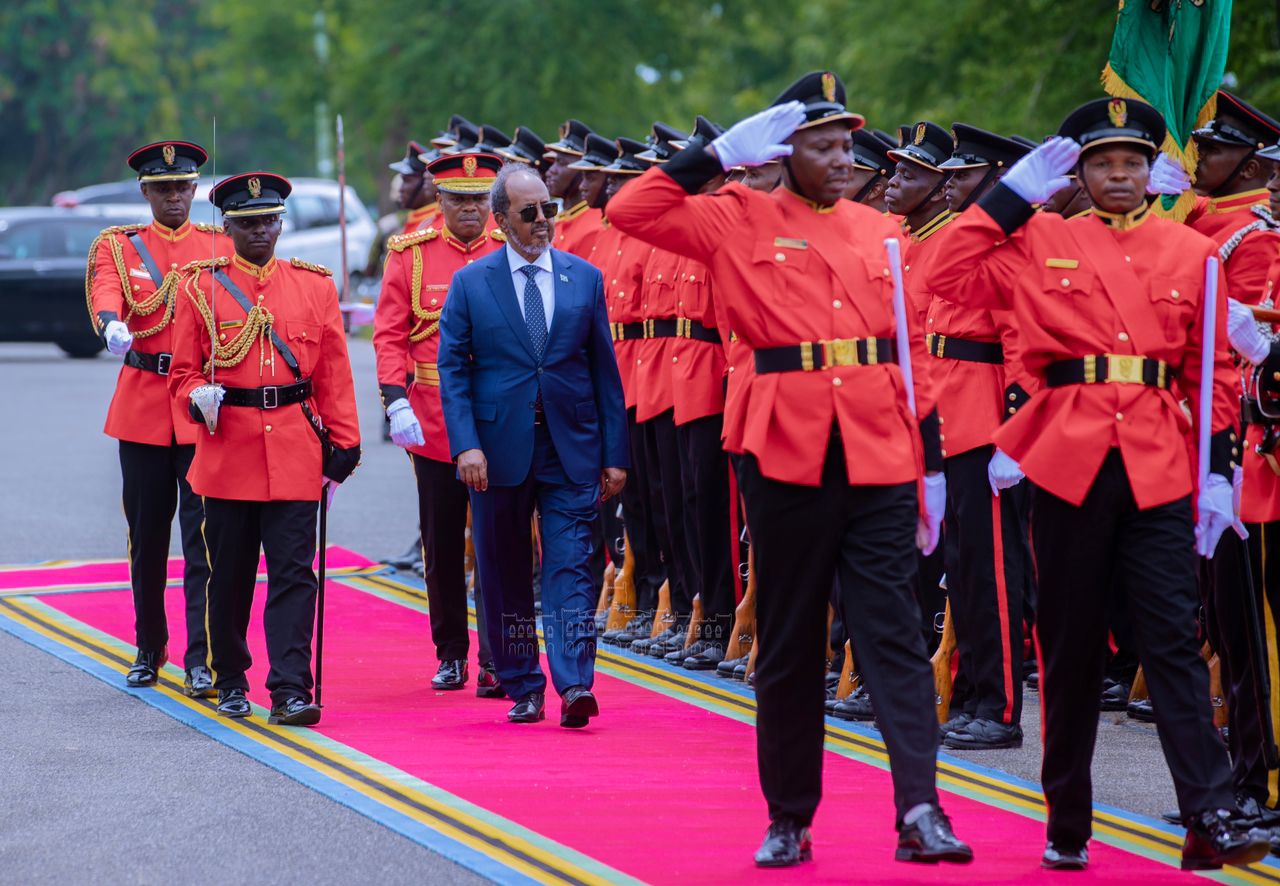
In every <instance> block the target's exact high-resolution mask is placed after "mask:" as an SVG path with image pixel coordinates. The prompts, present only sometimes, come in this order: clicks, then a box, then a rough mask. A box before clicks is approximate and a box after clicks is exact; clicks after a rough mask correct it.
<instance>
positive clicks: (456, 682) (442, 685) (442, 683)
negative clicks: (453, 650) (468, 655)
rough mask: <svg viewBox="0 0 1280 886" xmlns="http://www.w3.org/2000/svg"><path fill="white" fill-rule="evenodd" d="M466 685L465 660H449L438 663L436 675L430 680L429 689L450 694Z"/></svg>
mask: <svg viewBox="0 0 1280 886" xmlns="http://www.w3.org/2000/svg"><path fill="white" fill-rule="evenodd" d="M466 685H467V660H466V659H465V658H451V659H448V660H446V661H442V662H440V667H439V669H438V670H437V671H436V675H435V676H434V677H432V678H431V688H432V689H441V690H444V691H446V692H452V691H454V690H455V689H461V688H462V687H463V686H466Z"/></svg>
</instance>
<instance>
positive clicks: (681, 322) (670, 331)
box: [609, 317, 720, 345]
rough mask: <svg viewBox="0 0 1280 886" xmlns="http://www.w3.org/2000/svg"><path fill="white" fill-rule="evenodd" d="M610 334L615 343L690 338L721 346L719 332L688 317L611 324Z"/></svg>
mask: <svg viewBox="0 0 1280 886" xmlns="http://www.w3.org/2000/svg"><path fill="white" fill-rule="evenodd" d="M609 332H610V333H611V334H612V336H613V340H614V341H632V340H634V339H642V338H689V339H693V340H694V341H705V342H708V343H710V344H713V345H718V344H720V333H719V332H717V331H716V330H715V329H709V328H707V327H706V326H703V325H702V324H701V323H699V322H698V321H697V320H690V319H689V318H688V317H668V318H666V319H663V320H641V321H639V322H636V323H610V324H609Z"/></svg>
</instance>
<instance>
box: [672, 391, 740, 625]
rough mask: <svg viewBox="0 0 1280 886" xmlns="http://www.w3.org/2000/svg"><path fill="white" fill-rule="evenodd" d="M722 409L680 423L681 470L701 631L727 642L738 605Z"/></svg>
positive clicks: (686, 538) (686, 544) (687, 541)
mask: <svg viewBox="0 0 1280 886" xmlns="http://www.w3.org/2000/svg"><path fill="white" fill-rule="evenodd" d="M723 427H724V414H723V413H717V414H714V415H708V416H704V417H703V418H698V419H694V420H693V421H690V422H685V423H684V424H682V425H678V426H677V427H676V441H677V443H678V444H679V448H680V473H681V476H682V477H683V479H684V484H685V488H686V490H687V491H688V492H689V493H691V495H690V497H689V499H688V500H686V502H685V508H684V532H683V534H682V537H683V539H684V547H686V548H687V549H688V550H689V552H690V554H692V560H693V563H694V575H695V576H696V577H697V580H698V584H697V585H696V586H695V588H694V591H695V592H696V593H698V594H700V595H701V596H702V618H703V621H702V630H701V633H700V634H699V637H700V638H701V639H703V640H709V641H712V642H714V643H720V644H727V643H728V642H729V639H730V637H729V634H730V632H731V631H732V630H733V616H734V608H735V607H736V606H737V602H738V601H737V599H736V594H735V592H734V583H733V563H732V550H733V545H734V544H735V543H736V539H734V538H733V531H732V529H731V527H730V525H729V507H730V502H729V458H728V456H726V455H725V452H724V448H723V447H722V446H721V445H720V431H721V429H722V428H723Z"/></svg>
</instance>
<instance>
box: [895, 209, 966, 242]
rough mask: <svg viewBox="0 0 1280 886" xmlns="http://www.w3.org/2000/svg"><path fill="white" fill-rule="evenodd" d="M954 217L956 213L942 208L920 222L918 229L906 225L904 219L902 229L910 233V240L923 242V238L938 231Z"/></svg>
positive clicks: (926, 238)
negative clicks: (922, 222)
mask: <svg viewBox="0 0 1280 886" xmlns="http://www.w3.org/2000/svg"><path fill="white" fill-rule="evenodd" d="M955 217H956V213H954V212H952V211H951V210H950V209H944V210H943V211H942V212H939V213H938V214H937V215H935V216H934V217H933V218H931V219H929V220H928V221H927V222H925V223H924V224H922V225H921V226H920V230H918V231H912V230H911V226H910V225H908V224H907V223H906V221H903V223H902V229H903V230H904V231H906V232H907V233H909V234H910V235H911V239H912V240H914V241H916V242H917V243H923V242H924V241H925V240H928V239H929V238H930V237H932V236H933V235H934V234H936V233H938V232H939V231H941V230H942V229H943V228H944V227H946V226H947V225H948V224H950V223H951V221H952V219H954V218H955Z"/></svg>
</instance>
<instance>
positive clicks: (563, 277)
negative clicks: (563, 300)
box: [560, 274, 569, 283]
mask: <svg viewBox="0 0 1280 886" xmlns="http://www.w3.org/2000/svg"><path fill="white" fill-rule="evenodd" d="M560 282H561V283H568V282H569V278H568V277H566V276H565V275H564V274H561V275H560Z"/></svg>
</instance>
